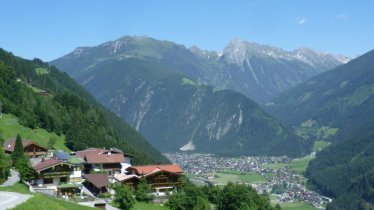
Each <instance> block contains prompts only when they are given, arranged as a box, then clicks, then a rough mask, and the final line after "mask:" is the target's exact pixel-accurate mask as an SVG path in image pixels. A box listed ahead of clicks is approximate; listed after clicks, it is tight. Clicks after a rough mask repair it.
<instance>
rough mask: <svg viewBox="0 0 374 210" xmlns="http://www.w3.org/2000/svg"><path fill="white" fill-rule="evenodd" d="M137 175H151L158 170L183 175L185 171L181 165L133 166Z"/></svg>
mask: <svg viewBox="0 0 374 210" xmlns="http://www.w3.org/2000/svg"><path fill="white" fill-rule="evenodd" d="M130 168H131V169H134V170H135V171H136V173H137V174H149V173H153V172H155V171H158V170H163V171H168V172H172V173H183V170H182V168H181V167H179V165H176V164H169V165H147V166H132V167H130Z"/></svg>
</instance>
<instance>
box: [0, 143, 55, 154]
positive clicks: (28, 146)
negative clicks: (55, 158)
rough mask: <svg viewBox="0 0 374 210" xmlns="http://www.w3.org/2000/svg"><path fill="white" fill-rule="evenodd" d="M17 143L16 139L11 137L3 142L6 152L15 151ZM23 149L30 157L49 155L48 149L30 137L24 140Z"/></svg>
mask: <svg viewBox="0 0 374 210" xmlns="http://www.w3.org/2000/svg"><path fill="white" fill-rule="evenodd" d="M15 144H16V139H15V138H13V139H10V140H8V141H6V142H4V144H3V149H4V151H5V153H8V154H11V153H12V152H13V151H14V146H15ZM22 145H23V150H24V153H25V155H27V156H29V157H38V156H43V155H47V153H48V149H47V148H46V147H43V146H41V145H39V144H37V143H35V142H32V141H30V140H28V139H25V140H22Z"/></svg>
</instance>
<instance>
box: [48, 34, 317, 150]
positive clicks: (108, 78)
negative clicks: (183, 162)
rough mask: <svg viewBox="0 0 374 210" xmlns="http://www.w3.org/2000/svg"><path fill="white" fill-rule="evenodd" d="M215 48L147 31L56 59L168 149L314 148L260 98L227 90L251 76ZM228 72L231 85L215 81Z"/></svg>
mask: <svg viewBox="0 0 374 210" xmlns="http://www.w3.org/2000/svg"><path fill="white" fill-rule="evenodd" d="M194 49H195V50H194ZM202 54H204V53H202ZM211 54H212V57H209V56H208V57H206V58H203V57H202V56H198V52H197V51H196V48H191V49H187V48H185V47H184V46H182V45H177V44H175V43H173V42H169V41H159V40H155V39H152V38H148V37H123V38H121V39H119V40H116V41H113V42H106V43H104V44H101V45H99V46H95V47H83V48H77V49H76V50H74V51H73V52H72V53H70V54H68V55H66V56H63V57H61V58H59V59H57V60H55V61H52V62H51V63H52V64H53V65H56V66H58V67H59V68H60V69H62V70H63V71H66V72H67V73H69V74H70V75H71V76H73V77H74V78H75V79H76V80H77V81H78V82H79V83H80V84H82V85H83V86H84V87H85V88H87V90H89V91H90V92H91V93H92V94H93V95H94V96H95V98H96V99H97V100H98V101H100V102H101V103H103V104H104V105H105V106H106V107H108V108H109V109H111V110H112V111H113V112H115V113H116V114H117V115H119V116H121V117H122V118H124V119H125V120H126V121H127V122H129V123H130V124H131V125H132V126H133V127H134V128H136V129H137V130H139V131H140V132H141V133H142V134H143V135H144V136H145V137H146V138H147V139H148V140H149V141H150V142H151V143H152V144H153V145H154V146H155V147H156V148H158V149H159V150H161V151H178V150H195V151H198V152H211V153H216V154H226V155H249V154H252V155H264V154H267V155H288V156H300V155H304V154H307V153H308V152H309V149H310V145H307V143H306V142H304V141H303V140H301V139H300V138H299V137H297V136H296V135H295V134H293V132H292V131H291V130H290V129H289V128H287V127H286V126H284V125H283V124H282V123H280V122H279V121H277V120H276V119H274V118H273V117H271V116H270V115H268V114H267V113H265V112H264V111H263V110H262V109H261V108H260V107H259V106H258V105H257V104H256V103H255V102H254V101H252V100H251V99H248V98H247V97H246V96H245V95H243V94H241V93H238V92H234V91H231V90H224V88H227V86H228V84H230V83H234V78H233V77H234V75H235V77H237V78H238V79H239V78H240V79H243V80H244V78H243V76H240V75H238V74H232V76H230V75H231V73H229V74H227V72H230V71H238V72H243V71H242V69H241V68H239V66H238V65H237V64H236V63H230V62H231V61H230V59H231V57H229V56H228V53H222V55H220V53H218V54H217V53H212V52H211ZM213 55H214V56H216V57H215V58H214V56H213ZM212 59H213V60H212ZM293 62H294V61H293ZM297 63H300V65H306V64H304V63H302V62H301V61H297ZM216 67H220V68H216ZM226 67H230V68H231V67H232V69H225V68H226ZM247 70H248V69H247ZM247 70H245V71H244V72H247V73H248V71H247ZM230 77H231V78H232V80H230ZM223 78H226V80H225V81H226V83H225V84H223V83H222V85H221V86H220V85H213V84H212V83H213V82H214V80H215V79H217V81H221V80H222V81H223ZM235 79H236V78H235ZM247 82H248V81H247ZM235 83H239V81H236V82H235ZM249 83H250V82H249ZM238 87H239V86H238ZM265 92H266V91H265Z"/></svg>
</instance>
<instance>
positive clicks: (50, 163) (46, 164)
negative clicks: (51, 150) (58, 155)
mask: <svg viewBox="0 0 374 210" xmlns="http://www.w3.org/2000/svg"><path fill="white" fill-rule="evenodd" d="M60 163H63V161H62V160H58V159H54V158H51V159H47V160H44V161H42V162H40V163H38V164H36V165H34V166H33V168H34V170H35V171H41V170H43V169H46V168H50V167H52V166H55V165H58V164H60ZM65 164H66V163H65Z"/></svg>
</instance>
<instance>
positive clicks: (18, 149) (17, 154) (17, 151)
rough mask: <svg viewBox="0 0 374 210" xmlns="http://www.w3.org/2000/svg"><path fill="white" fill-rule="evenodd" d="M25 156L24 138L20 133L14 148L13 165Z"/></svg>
mask: <svg viewBox="0 0 374 210" xmlns="http://www.w3.org/2000/svg"><path fill="white" fill-rule="evenodd" d="M24 158H25V155H24V152H23V144H22V138H21V136H20V135H19V134H18V135H17V138H16V142H15V144H14V150H13V152H12V161H13V165H16V163H17V161H18V160H22V159H24Z"/></svg>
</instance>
